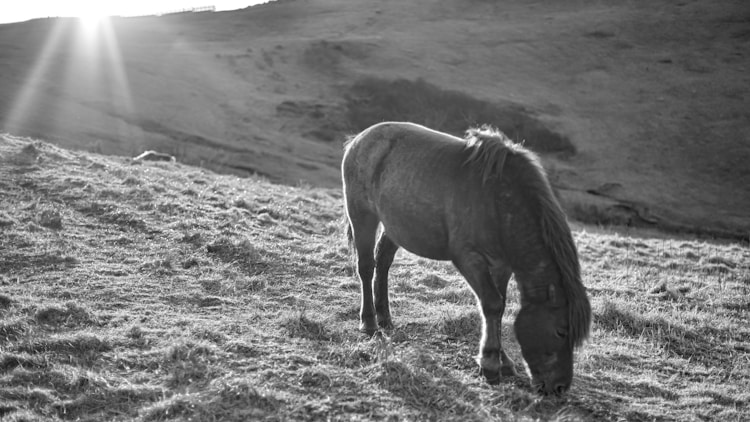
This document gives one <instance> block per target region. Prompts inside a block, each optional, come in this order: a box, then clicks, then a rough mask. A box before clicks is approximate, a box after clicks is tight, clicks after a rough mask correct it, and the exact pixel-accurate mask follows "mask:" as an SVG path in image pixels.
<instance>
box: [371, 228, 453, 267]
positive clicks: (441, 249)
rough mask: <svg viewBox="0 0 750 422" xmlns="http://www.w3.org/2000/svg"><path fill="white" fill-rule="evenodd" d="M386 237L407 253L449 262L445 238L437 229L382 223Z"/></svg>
mask: <svg viewBox="0 0 750 422" xmlns="http://www.w3.org/2000/svg"><path fill="white" fill-rule="evenodd" d="M383 227H384V228H385V233H386V234H387V235H388V237H390V238H391V240H393V242H395V243H396V244H397V245H399V246H400V247H402V248H404V249H406V250H407V251H409V252H411V253H413V254H415V255H419V256H421V257H423V258H429V259H437V260H449V259H450V255H449V253H448V241H447V236H445V235H443V233H442V230H440V229H439V228H437V227H430V226H429V225H426V224H424V223H423V222H422V223H421V224H420V223H419V222H411V224H409V223H408V222H406V224H404V223H401V224H394V222H388V221H383Z"/></svg>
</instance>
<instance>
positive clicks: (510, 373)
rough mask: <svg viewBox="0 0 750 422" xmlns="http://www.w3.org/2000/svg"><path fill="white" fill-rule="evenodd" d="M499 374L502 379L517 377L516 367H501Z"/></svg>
mask: <svg viewBox="0 0 750 422" xmlns="http://www.w3.org/2000/svg"><path fill="white" fill-rule="evenodd" d="M500 374H501V375H502V376H504V377H517V376H518V372H517V371H516V367H515V366H514V365H507V366H501V367H500Z"/></svg>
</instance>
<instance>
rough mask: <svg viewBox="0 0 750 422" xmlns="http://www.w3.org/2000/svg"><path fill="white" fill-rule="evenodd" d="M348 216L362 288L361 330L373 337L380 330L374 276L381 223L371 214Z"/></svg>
mask: <svg viewBox="0 0 750 422" xmlns="http://www.w3.org/2000/svg"><path fill="white" fill-rule="evenodd" d="M348 214H349V224H350V227H351V230H352V237H353V239H352V240H353V243H354V248H355V249H356V251H357V273H358V275H359V281H360V286H361V294H360V299H361V301H360V306H359V309H360V310H359V321H360V323H359V330H360V331H362V332H364V333H367V334H368V335H373V334H375V332H376V331H377V330H378V325H377V323H376V321H375V306H374V304H373V299H372V275H373V272H374V269H375V257H374V249H375V235H376V233H377V229H378V223H379V222H378V219H377V217H376V216H374V215H372V214H369V213H368V214H366V213H359V214H357V213H352V212H351V210H348Z"/></svg>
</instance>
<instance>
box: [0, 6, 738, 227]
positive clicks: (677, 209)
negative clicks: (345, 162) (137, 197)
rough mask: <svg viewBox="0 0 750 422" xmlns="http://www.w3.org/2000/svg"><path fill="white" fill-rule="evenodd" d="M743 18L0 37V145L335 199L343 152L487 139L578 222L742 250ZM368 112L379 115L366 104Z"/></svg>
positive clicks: (313, 22)
mask: <svg viewBox="0 0 750 422" xmlns="http://www.w3.org/2000/svg"><path fill="white" fill-rule="evenodd" d="M749 20H750V9H749V8H748V6H747V5H746V2H742V1H730V0H724V1H717V2H704V1H697V0H694V1H682V2H672V1H658V2H656V3H655V2H653V1H631V2H627V3H622V4H620V3H606V2H605V3H602V2H600V1H578V2H562V3H561V2H550V1H534V2H528V1H523V2H521V1H508V2H502V3H498V2H489V1H482V0H472V1H463V0H461V1H459V0H440V1H433V0H429V1H428V0H418V1H410V2H408V3H407V2H401V1H396V0H383V1H377V2H373V1H348V0H346V1H344V0H309V1H280V2H273V3H270V4H266V5H262V6H257V7H252V8H248V9H245V10H242V11H236V12H225V13H197V14H185V15H176V16H168V17H162V18H156V17H154V18H133V19H115V20H113V21H112V25H111V27H105V28H103V29H102V30H101V31H102V33H101V36H100V38H99V41H98V43H96V42H93V41H92V38H91V37H87V36H86V34H85V33H84V32H82V31H81V30H80V28H78V26H77V25H76V23H75V21H73V20H65V19H54V20H36V21H31V22H26V23H20V24H12V25H2V26H0V51H2V54H0V69H2V72H0V94H1V95H0V122H1V124H2V126H1V127H0V130H4V131H6V132H10V133H15V134H18V135H31V136H39V137H43V138H46V139H51V140H53V141H55V142H59V143H60V144H61V145H66V146H70V147H83V148H88V149H91V150H95V151H100V152H104V153H115V154H136V153H140V152H141V151H143V150H144V149H148V148H156V149H160V150H163V151H165V152H170V153H173V154H175V155H177V156H178V158H179V159H180V161H182V162H185V163H191V164H195V165H201V166H204V167H207V168H211V169H216V170H220V171H224V172H232V173H237V174H248V173H253V174H261V175H266V176H267V177H269V178H271V179H272V180H277V181H282V182H285V183H290V184H296V183H299V182H300V181H304V182H306V183H311V184H314V185H316V186H335V185H337V184H338V183H339V182H338V171H337V166H338V162H339V158H340V144H341V141H342V140H343V138H344V135H345V134H346V133H351V132H355V131H358V130H361V129H362V128H363V127H365V126H367V125H368V124H370V123H373V122H375V121H379V120H381V119H385V118H391V119H400V120H407V119H408V120H416V121H420V122H422V123H426V124H428V125H430V126H433V127H437V128H444V129H446V130H450V131H453V132H456V131H460V130H461V128H463V127H465V126H467V125H469V124H475V123H493V124H496V125H498V126H500V127H501V128H502V129H504V130H506V131H507V132H508V133H509V135H511V136H512V137H514V138H516V139H525V140H526V142H527V143H529V144H530V145H532V147H537V148H538V149H540V150H541V151H542V152H545V151H549V152H550V154H548V155H547V157H546V163H547V166H548V168H549V169H550V170H551V172H552V174H553V179H554V183H555V185H556V186H557V188H558V189H559V191H560V193H561V195H562V196H563V197H564V199H565V202H566V207H567V209H568V210H569V212H571V213H573V214H574V215H575V216H576V217H577V218H581V219H585V220H589V221H595V222H596V221H598V222H615V223H631V224H658V225H661V226H662V227H673V228H680V227H685V226H688V227H691V228H692V229H693V230H698V231H713V232H720V233H724V234H732V235H735V236H745V237H746V236H747V233H748V231H750V220H749V219H748V218H749V217H748V214H747V212H746V210H747V209H748V208H749V207H750V195H748V193H747V186H750V166H747V165H746V164H747V163H748V162H750V142H748V139H750V115H748V110H750V102H748V101H749V100H748V98H750V97H749V96H748V90H749V89H750V76H748V74H749V73H748V72H747V69H748V68H750V57H749V56H748V53H747V52H748V51H750V48H748V47H750V37H748V29H747V28H748V21H749ZM378 94H381V95H378Z"/></svg>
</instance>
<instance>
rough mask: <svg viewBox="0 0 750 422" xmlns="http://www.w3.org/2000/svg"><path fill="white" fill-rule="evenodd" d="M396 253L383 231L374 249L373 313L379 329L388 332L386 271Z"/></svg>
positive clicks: (389, 321)
mask: <svg viewBox="0 0 750 422" xmlns="http://www.w3.org/2000/svg"><path fill="white" fill-rule="evenodd" d="M396 251H398V245H397V244H395V243H394V242H393V240H391V238H390V237H388V235H387V234H386V233H385V231H383V234H381V235H380V239H379V240H378V245H377V246H376V247H375V313H376V314H377V317H378V325H379V326H380V328H385V329H387V330H390V329H391V328H393V321H391V308H390V305H389V304H388V270H389V269H390V268H391V264H392V263H393V257H394V256H395V255H396Z"/></svg>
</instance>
